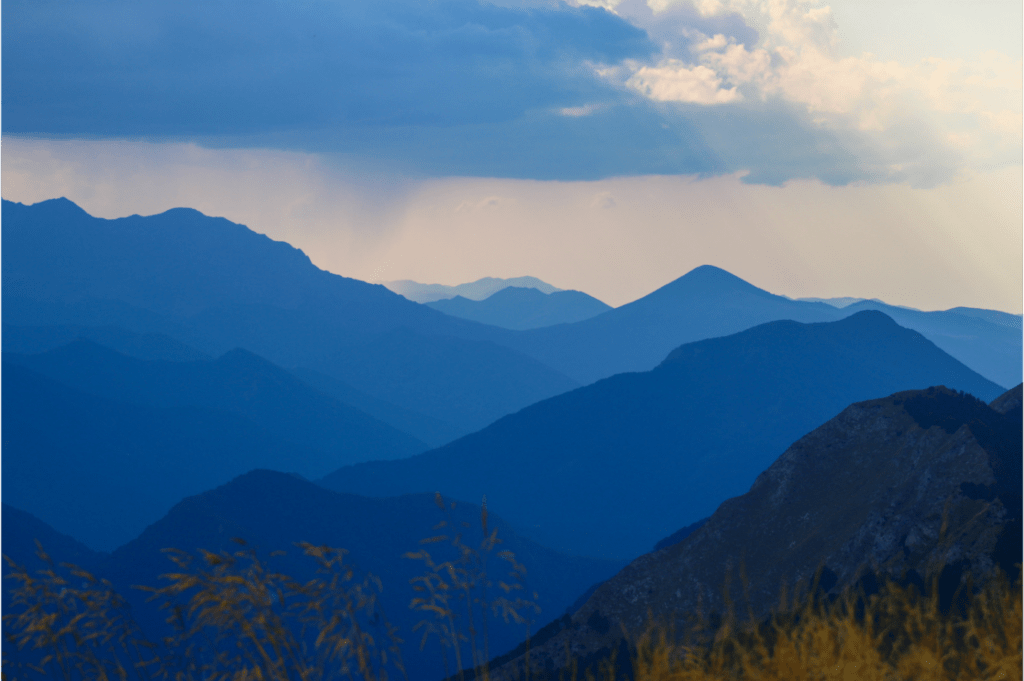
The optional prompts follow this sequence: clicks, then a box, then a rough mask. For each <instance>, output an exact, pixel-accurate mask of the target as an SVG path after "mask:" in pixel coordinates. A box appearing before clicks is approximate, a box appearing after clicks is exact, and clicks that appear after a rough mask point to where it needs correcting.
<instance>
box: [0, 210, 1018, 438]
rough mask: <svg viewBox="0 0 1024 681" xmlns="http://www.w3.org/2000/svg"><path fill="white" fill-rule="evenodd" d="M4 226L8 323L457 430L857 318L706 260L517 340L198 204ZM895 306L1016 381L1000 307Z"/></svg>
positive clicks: (10, 216)
mask: <svg viewBox="0 0 1024 681" xmlns="http://www.w3.org/2000/svg"><path fill="white" fill-rule="evenodd" d="M3 219H4V225H5V229H4V246H5V248H4V249H3V252H2V258H3V263H2V276H3V304H4V321H5V323H7V324H13V325H16V326H21V327H26V326H60V325H63V326H83V327H105V326H113V327H118V328H120V329H124V330H125V331H127V332H131V333H135V334H142V335H144V334H163V335H165V336H168V337H170V338H172V339H173V340H174V341H176V342H178V343H182V344H185V345H187V346H190V347H193V348H196V349H197V350H198V351H200V352H203V353H206V354H209V355H213V356H216V355H220V354H223V353H224V352H227V351H228V350H231V349H234V348H236V347H241V348H245V349H247V350H249V351H251V352H253V353H255V354H258V355H260V356H261V357H266V358H267V359H269V360H270V361H272V362H274V363H276V364H278V365H280V366H283V367H286V368H289V369H292V368H298V367H302V368H304V369H311V370H313V371H316V372H318V373H320V374H325V375H328V376H330V377H332V378H334V379H337V380H340V381H343V382H344V383H346V384H348V385H350V386H351V387H352V388H354V389H356V390H358V391H360V392H362V393H365V394H368V395H370V396H371V397H373V398H376V399H379V400H384V401H385V402H388V403H390V404H393V405H395V406H397V407H401V408H402V409H406V410H410V411H413V412H419V413H422V414H423V415H424V416H427V417H429V418H430V419H434V420H437V421H440V422H444V423H448V424H451V425H452V426H454V427H455V428H456V429H457V431H458V432H460V433H463V434H464V433H468V432H470V431H473V430H476V429H479V428H481V427H483V426H484V425H487V424H488V423H491V422H493V421H494V420H495V419H497V418H499V417H500V416H502V415H504V414H508V413H512V412H514V411H516V410H518V409H521V408H522V407H524V406H526V405H528V404H532V403H533V402H536V401H537V400H540V399H544V398H546V397H550V396H553V395H556V394H559V393H562V392H565V391H566V390H569V389H572V388H573V387H577V386H578V385H579V384H581V383H583V384H586V383H590V382H593V381H595V380H598V379H600V378H605V377H608V376H611V375H613V374H616V373H621V372H626V371H647V370H650V369H652V368H654V367H655V366H657V364H658V363H659V362H660V361H661V360H662V359H663V358H664V357H665V355H666V354H668V352H670V351H671V350H672V349H673V348H675V347H678V346H679V345H680V344H682V343H687V342H692V341H696V340H701V339H704V338H709V337H717V336H723V335H728V334H731V333H736V332H738V331H742V330H744V329H747V328H750V327H752V326H755V325H757V324H760V323H764V322H768V321H773V320H778V319H793V320H796V321H800V322H816V321H834V320H836V319H839V318H842V317H844V316H848V315H849V314H852V313H853V312H855V311H856V308H857V306H856V305H852V306H850V307H847V308H844V309H842V310H840V309H837V308H835V307H833V306H831V305H827V304H825V303H811V302H800V301H794V300H789V299H787V298H784V297H782V296H776V295H773V294H771V293H768V292H767V291H763V290H761V289H758V288H757V287H755V286H752V285H750V284H748V283H747V282H744V281H743V280H741V279H739V278H738V277H735V276H733V275H731V274H729V273H728V272H725V271H723V270H721V269H718V268H715V267H710V266H703V267H699V268H697V269H695V270H693V271H691V272H689V273H688V274H686V275H684V276H683V277H680V278H679V279H677V280H676V281H674V282H671V283H670V284H667V285H666V286H663V287H662V288H660V289H658V290H657V291H654V292H653V293H651V294H649V295H647V296H645V297H643V298H641V299H639V300H637V301H634V302H632V303H630V304H628V305H623V306H622V307H619V308H616V309H614V310H609V311H608V312H606V313H604V314H600V315H598V316H596V317H592V318H590V319H586V320H583V321H580V322H576V323H573V324H560V325H556V326H553V327H545V328H539V329H531V330H526V331H512V330H508V329H501V328H496V327H494V326H487V325H482V324H478V323H475V322H472V321H469V320H463V319H456V318H453V317H450V316H448V315H444V314H441V313H439V312H437V311H436V310H432V309H429V308H427V307H426V306H423V305H418V304H416V303H413V302H411V301H409V300H407V299H405V298H403V297H402V296H399V295H397V294H394V293H392V292H391V291H388V290H387V289H385V288H384V287H383V286H375V285H370V284H367V283H364V282H360V281H356V280H353V279H347V278H345V277H340V276H337V275H333V274H330V273H328V272H324V271H322V270H319V269H318V268H316V267H315V266H313V264H312V263H311V262H310V261H309V259H308V258H306V256H305V255H304V254H302V252H301V251H299V250H297V249H294V248H292V247H290V246H289V245H287V244H284V243H280V242H274V241H271V240H270V239H268V238H266V237H265V236H262V235H259V234H255V233H253V232H252V231H250V230H249V229H247V228H246V227H244V226H242V225H236V224H233V223H231V222H228V221H227V220H223V219H218V218H209V217H206V216H204V215H202V214H201V213H199V212H197V211H193V210H188V209H175V210H171V211H168V212H166V213H163V214H160V215H155V216H151V217H139V216H132V217H129V218H123V219H120V220H101V219H97V218H92V217H90V216H89V215H87V214H86V213H85V212H84V211H82V210H81V209H79V208H78V207H77V206H75V205H74V204H73V203H71V202H70V201H67V200H63V199H58V200H53V201H45V202H43V203H40V204H36V205H34V206H24V205H21V204H14V203H11V202H9V201H5V202H3ZM860 304H861V305H863V304H864V303H860ZM910 312H912V311H910ZM893 314H896V312H893ZM900 314H902V316H901V317H900V320H901V321H902V322H903V323H906V324H908V325H920V326H921V329H920V330H921V331H922V333H924V334H925V335H926V337H929V338H930V339H931V340H933V341H934V342H936V343H937V344H939V345H940V347H943V348H946V349H947V350H948V351H950V352H951V353H952V354H954V355H955V356H956V357H957V358H958V359H961V361H964V362H965V363H966V364H968V366H970V367H971V368H973V369H975V370H976V371H979V372H984V375H986V377H987V378H989V379H990V380H995V381H996V382H997V383H999V382H1002V383H1003V384H1004V385H1012V384H1015V383H1017V382H1019V381H1020V375H1021V359H1020V358H1021V349H1022V343H1021V334H1020V333H1019V332H1018V333H1014V331H1013V329H1011V328H1008V327H1007V326H1006V325H1005V324H1001V323H998V320H1001V319H1002V317H1000V316H999V315H998V314H997V315H996V319H993V318H989V317H986V316H984V315H978V314H974V315H966V314H959V313H917V315H914V314H910V313H909V312H907V311H901V312H900ZM949 314H952V317H950V316H949ZM921 315H930V316H927V317H921ZM990 317H991V316H990ZM1011 317H1012V316H1011ZM972 318H973V319H972ZM922 320H926V321H927V323H925V322H924V321H922ZM950 320H953V321H955V323H952V322H951V321H950ZM919 322H920V324H919ZM965 325H966V326H965ZM97 340H100V339H97ZM101 342H102V341H101ZM1014 376H1016V379H1015V380H1012V379H1013V377H1014Z"/></svg>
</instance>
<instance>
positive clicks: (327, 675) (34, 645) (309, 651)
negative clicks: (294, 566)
mask: <svg viewBox="0 0 1024 681" xmlns="http://www.w3.org/2000/svg"><path fill="white" fill-rule="evenodd" d="M236 541H237V542H238V544H239V546H240V548H239V550H237V551H235V552H232V553H228V552H221V553H212V552H208V551H202V552H200V554H199V556H192V555H190V554H188V553H185V552H182V551H176V550H169V551H168V553H169V555H170V557H171V559H172V560H173V561H174V563H175V565H176V566H177V568H178V571H176V572H172V573H169V574H166V575H161V577H163V578H165V579H166V580H168V581H169V584H167V585H166V586H164V587H161V588H149V587H139V588H143V589H144V590H146V591H149V592H151V594H152V595H151V600H156V601H157V602H159V603H160V607H161V608H163V609H164V610H165V611H166V613H167V623H168V624H170V625H171V628H172V631H173V634H172V635H170V636H168V637H166V638H165V639H163V640H162V641H161V642H160V645H155V644H152V643H149V642H147V641H145V640H144V639H143V637H142V635H141V632H140V631H139V629H138V627H137V626H136V625H135V623H134V622H133V621H132V620H131V617H130V615H129V612H128V607H127V605H126V603H125V602H124V601H123V600H122V599H121V598H120V597H119V596H117V594H115V593H114V592H113V589H112V588H111V586H110V584H109V583H108V582H106V581H102V580H97V579H96V578H95V577H93V576H91V575H89V574H88V573H86V572H85V571H83V570H81V569H79V568H77V567H76V566H73V565H65V566H63V567H64V570H63V571H60V570H57V569H56V568H55V567H54V565H53V563H52V561H50V560H49V557H48V556H46V555H45V553H43V552H42V549H41V548H40V555H41V557H43V558H44V560H46V561H47V565H48V568H47V569H45V570H42V571H40V572H39V573H37V574H36V575H32V574H29V572H28V571H27V570H26V569H25V568H23V567H20V566H17V565H14V564H13V563H10V562H9V563H10V565H11V572H10V574H9V575H8V577H9V578H11V579H13V580H14V581H16V582H17V583H18V584H17V586H15V587H14V588H13V589H12V590H11V593H12V596H13V605H14V609H15V610H16V611H17V612H16V614H7V615H5V616H4V618H3V621H4V636H5V637H6V638H7V640H8V641H9V642H11V643H13V644H14V646H15V648H16V649H17V650H18V651H19V652H20V651H24V650H26V649H27V650H28V651H29V652H30V653H35V654H30V655H28V656H26V657H27V659H29V660H31V662H25V663H21V662H19V661H17V660H7V659H6V658H5V659H4V665H3V678H4V681H8V679H10V681H14V679H15V678H19V679H24V678H32V677H35V676H56V677H58V678H63V679H65V680H66V681H71V680H72V679H99V680H102V681H105V680H107V679H110V680H111V681H113V679H119V680H123V679H127V678H128V677H129V676H138V677H139V678H155V679H174V681H248V680H250V679H251V680H254V681H329V680H331V679H335V678H348V679H356V678H358V679H364V680H365V681H388V679H389V671H390V672H392V673H394V672H397V673H398V674H400V675H401V676H402V677H405V670H404V668H403V666H402V661H401V655H400V654H399V648H398V646H399V643H400V642H401V641H400V640H399V639H398V638H397V635H396V632H395V630H394V628H392V627H391V626H390V625H389V624H388V623H387V621H386V620H385V619H384V618H383V616H382V613H381V612H380V610H379V607H378V603H377V595H378V594H379V592H380V589H381V584H380V581H379V580H377V579H376V578H375V577H373V576H372V575H369V576H367V577H366V578H364V579H363V580H361V581H357V580H355V578H354V577H355V576H354V572H353V570H352V568H351V567H350V566H349V565H347V564H346V563H345V562H344V556H345V553H346V552H345V551H344V550H342V549H334V548H330V547H326V546H313V545H311V544H299V545H298V546H299V548H301V549H302V551H303V553H304V554H305V556H307V557H308V558H310V559H311V560H313V561H314V562H315V565H316V577H315V578H314V579H311V580H309V581H306V582H299V581H298V580H295V579H293V578H292V577H289V576H288V575H284V574H280V573H276V572H272V571H270V570H268V569H267V565H266V564H265V563H264V562H263V561H261V560H260V559H259V558H258V557H257V555H256V553H255V552H254V551H253V550H251V549H249V548H247V547H245V545H244V542H241V541H240V540H236ZM197 559H198V560H197ZM75 580H82V582H81V583H82V588H80V589H76V588H74V587H73V584H74V583H76V582H75Z"/></svg>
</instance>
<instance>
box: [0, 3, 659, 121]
mask: <svg viewBox="0 0 1024 681" xmlns="http://www.w3.org/2000/svg"><path fill="white" fill-rule="evenodd" d="M4 9H5V12H4V15H5V16H4V23H3V77H4V95H5V97H4V100H5V101H4V112H3V113H4V114H5V115H4V131H5V132H52V133H67V134H77V133H86V134H99V135H124V134H128V135H135V134H140V135H147V134H157V135H208V134H231V133H239V132H241V133H252V132H260V131H263V130H266V129H278V128H318V127H324V126H334V125H346V126H347V125H353V124H361V123H372V124H381V123H401V124H431V125H436V124H439V125H457V124H461V123H479V122H486V121H500V120H509V119H511V118H515V117H517V116H519V115H520V114H521V113H522V112H523V111H525V110H527V109H530V108H535V107H544V106H563V107H564V106H574V105H578V104H582V103H585V102H587V101H590V100H592V99H593V98H594V97H595V96H599V95H600V92H601V90H603V89H605V86H604V85H603V84H602V83H600V82H598V81H597V79H596V77H595V76H594V75H593V74H592V72H590V71H589V70H584V69H581V68H580V64H581V63H582V62H585V61H591V62H605V63H615V62H618V61H620V60H622V59H624V58H644V57H647V56H649V55H650V54H651V53H652V52H653V51H654V46H653V44H652V43H651V42H650V41H649V40H648V38H647V35H646V34H645V33H644V32H643V31H642V30H640V29H638V28H635V27H633V26H631V25H630V24H628V23H626V22H624V21H622V20H621V19H619V18H618V17H616V16H615V15H613V14H610V13H608V12H606V11H604V10H601V9H596V8H592V7H581V8H570V7H562V8H560V9H558V10H540V9H538V10H530V11H522V10H518V11H517V10H513V9H508V8H500V7H495V6H492V5H486V4H482V3H478V2H474V1H473V0H453V1H449V2H410V1H398V2H381V1H380V0H374V1H373V2H365V0H346V1H343V2H342V1H339V2H274V1H268V0H256V1H252V0H246V1H245V2H239V1H229V2H224V1H221V2H217V1H216V0H214V1H213V2H202V3H196V2H187V1H186V2H141V3H140V2H138V1H137V0H132V1H131V2H119V1H113V2H111V1H97V0H91V1H87V2H52V1H50V2H47V1H46V0H43V1H42V2H39V1H33V2H9V3H5V7H4ZM605 96H607V95H605Z"/></svg>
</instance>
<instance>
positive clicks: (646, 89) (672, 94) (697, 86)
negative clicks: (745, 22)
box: [626, 59, 743, 104]
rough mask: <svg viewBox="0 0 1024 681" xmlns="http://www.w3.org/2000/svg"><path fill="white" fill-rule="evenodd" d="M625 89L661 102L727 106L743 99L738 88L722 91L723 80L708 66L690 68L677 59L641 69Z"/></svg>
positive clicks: (631, 77) (627, 83) (627, 82)
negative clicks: (631, 89)
mask: <svg viewBox="0 0 1024 681" xmlns="http://www.w3.org/2000/svg"><path fill="white" fill-rule="evenodd" d="M626 85H628V86H630V87H632V88H634V89H636V90H638V91H640V92H642V93H643V94H645V95H646V96H648V97H650V98H651V99H656V100H659V101H662V102H692V103H695V104H727V103H729V102H735V101H738V100H740V99H743V95H741V94H740V93H739V92H737V91H736V88H735V86H734V87H732V88H729V89H725V88H723V87H722V79H721V78H719V77H718V75H717V74H716V73H715V71H713V70H712V69H709V68H708V67H707V66H703V65H701V66H693V67H690V66H687V65H686V64H683V63H682V62H679V61H677V60H675V59H670V60H667V61H665V62H662V63H661V64H660V65H659V66H657V67H648V66H645V67H642V68H641V69H639V70H638V71H637V72H636V73H634V74H633V75H632V76H630V78H629V80H627V81H626Z"/></svg>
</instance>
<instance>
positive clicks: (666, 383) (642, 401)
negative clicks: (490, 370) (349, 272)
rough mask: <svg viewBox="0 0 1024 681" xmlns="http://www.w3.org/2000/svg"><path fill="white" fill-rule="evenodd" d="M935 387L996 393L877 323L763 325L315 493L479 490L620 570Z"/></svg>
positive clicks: (548, 538)
mask: <svg viewBox="0 0 1024 681" xmlns="http://www.w3.org/2000/svg"><path fill="white" fill-rule="evenodd" d="M939 384H943V385H947V386H949V387H952V388H956V389H959V390H965V391H968V392H970V393H972V394H974V395H977V396H979V397H981V398H982V399H985V400H990V399H993V398H994V397H996V396H997V395H999V394H1000V393H1001V392H1003V390H1002V388H1000V387H999V386H997V385H995V384H994V383H992V382H991V381H988V380H986V379H984V378H982V377H981V376H979V375H977V374H976V373H974V372H973V371H971V370H970V369H968V368H967V367H965V366H964V365H963V364H961V363H960V362H958V361H956V360H955V359H953V358H952V357H950V356H949V355H947V354H946V353H944V352H942V351H941V350H939V349H938V348H937V347H935V345H934V344H933V343H931V342H930V341H928V340H927V339H925V338H924V337H923V336H921V335H920V334H918V333H917V332H915V331H911V330H908V329H904V328H902V327H900V326H898V325H897V324H896V323H895V322H893V321H892V320H891V319H889V318H888V317H886V316H885V315H884V314H882V313H880V312H874V311H868V312H864V313H860V314H856V315H853V316H851V317H848V318H846V319H843V320H840V321H838V322H832V323H826V324H800V323H797V322H792V321H783V322H772V323H768V324H764V325H761V326H758V327H755V328H753V329H749V330H747V331H744V332H741V333H737V334H734V335H731V336H727V337H723V338H715V339H709V340H705V341H700V342H696V343H689V344H687V345H683V346H681V347H679V348H677V349H676V350H674V351H673V352H672V353H671V354H670V355H669V356H668V357H667V358H666V359H665V361H664V362H662V363H661V364H660V365H659V366H658V367H657V368H656V369H654V370H653V371H650V372H645V373H629V374H621V375H618V376H613V377H612V378H609V379H606V380H603V381H599V382H597V383H595V384H594V385H590V386H586V387H584V388H580V389H578V390H574V391H572V392H570V393H567V394H565V395H560V396H558V397H555V398H551V399H548V400H545V401H543V402H540V403H538V404H535V405H532V406H530V407H528V408H526V409H524V410H522V411H520V412H518V413H517V414H514V415H511V416H507V417H505V418H503V419H501V420H499V421H498V422H496V423H494V424H492V425H491V426H489V427H487V428H485V429H484V430H482V431H480V432H477V433H473V434H472V435H468V436H466V437H464V438H461V439H459V440H457V441H455V442H453V443H450V444H449V445H446V446H445V447H442V448H440V449H436V450H433V451H430V452H427V453H425V454H421V455H418V456H415V457H412V458H411V459H405V460H402V461H391V462H375V463H367V464H360V465H357V466H351V467H348V468H343V469H341V470H338V471H336V472H334V473H332V474H330V475H329V476H327V477H326V478H324V479H323V480H322V481H321V482H322V484H324V485H325V486H328V487H330V488H331V489H336V490H339V491H359V493H361V494H369V495H375V496H387V495H398V494H407V493H412V492H423V491H430V490H439V491H441V492H442V493H444V494H447V495H450V496H452V497H454V498H459V499H473V498H476V497H478V496H480V495H482V494H486V495H487V498H488V500H490V503H491V506H492V507H493V508H494V509H495V510H496V511H497V512H498V513H501V514H502V516H503V517H505V518H506V519H508V521H509V522H511V523H513V524H514V525H515V526H516V527H517V528H519V529H520V530H521V531H522V532H523V533H524V534H526V535H527V536H529V537H531V538H534V539H536V540H537V541H539V542H541V543H543V544H545V545H548V546H552V547H555V548H557V549H559V550H563V551H567V552H571V553H576V554H579V555H591V556H602V557H609V558H631V557H635V556H638V555H640V554H642V553H644V552H646V551H649V550H650V547H651V546H652V545H653V544H654V543H655V542H657V541H658V540H660V539H662V538H663V537H666V536H668V535H670V534H672V533H673V532H674V531H675V530H677V529H678V528H680V527H682V526H685V525H687V524H690V523H693V522H694V521H696V520H698V519H700V518H703V517H706V516H708V515H710V513H711V512H712V511H713V510H714V509H715V508H716V507H717V506H718V504H719V503H721V502H722V500H724V499H726V498H728V497H730V496H734V495H736V494H740V493H742V492H743V491H744V490H745V489H747V488H748V487H749V486H750V483H751V482H752V481H753V480H754V478H755V477H756V476H757V475H758V474H759V473H760V472H761V471H763V470H764V469H765V468H767V467H768V465H769V464H771V462H772V461H773V460H774V459H775V458H776V457H778V455H779V454H780V453H781V452H782V451H784V450H785V448H786V447H787V446H788V445H789V444H791V443H792V442H793V441H794V440H796V439H797V438H799V437H800V436H801V435H803V434H804V433H807V432H809V431H810V430H812V429H814V428H815V427H817V426H819V425H821V424H822V423H824V422H825V421H827V420H828V419H829V418H831V417H833V416H835V415H836V414H837V413H839V411H841V410H842V409H843V408H844V407H845V406H846V405H849V404H850V403H852V402H856V401H860V400H864V399H870V398H872V397H875V396H878V395H888V394H891V393H893V392H896V391H898V390H908V389H915V388H922V387H928V386H931V385H939Z"/></svg>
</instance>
